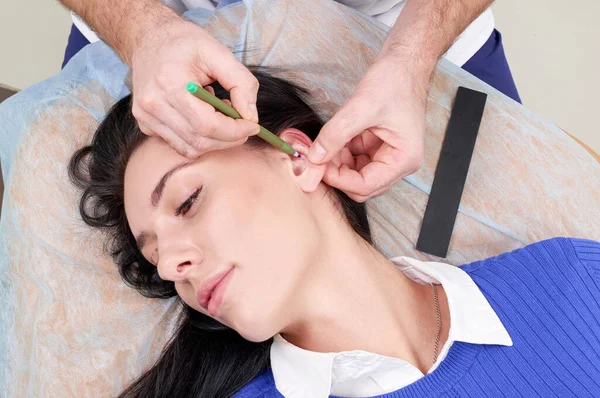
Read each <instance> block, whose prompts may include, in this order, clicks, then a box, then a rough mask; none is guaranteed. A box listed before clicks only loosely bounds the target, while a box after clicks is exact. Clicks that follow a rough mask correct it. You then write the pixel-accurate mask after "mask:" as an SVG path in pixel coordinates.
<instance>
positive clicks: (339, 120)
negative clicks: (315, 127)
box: [308, 100, 373, 164]
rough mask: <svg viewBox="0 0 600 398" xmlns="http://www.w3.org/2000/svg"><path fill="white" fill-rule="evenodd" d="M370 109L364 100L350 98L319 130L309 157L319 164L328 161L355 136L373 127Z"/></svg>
mask: <svg viewBox="0 0 600 398" xmlns="http://www.w3.org/2000/svg"><path fill="white" fill-rule="evenodd" d="M369 109H370V107H369V106H363V104H362V101H352V100H350V101H349V102H348V103H347V104H345V105H343V106H342V108H341V109H340V110H339V111H338V112H337V113H336V114H335V115H334V116H333V118H331V120H330V121H328V122H327V123H325V125H324V126H323V128H322V129H321V131H320V132H319V135H318V136H317V139H316V140H315V142H314V143H313V145H312V146H311V147H310V150H309V152H308V159H309V160H310V161H311V162H313V163H317V164H320V163H325V162H328V161H329V160H330V159H331V157H332V156H333V155H335V154H336V153H337V152H339V151H340V150H341V149H342V148H343V147H344V146H345V145H346V144H347V143H349V142H350V141H351V140H352V139H353V138H354V137H356V136H357V135H358V134H360V133H362V132H363V131H365V130H366V129H368V128H370V127H373V126H371V124H373V123H372V117H371V112H370V111H369Z"/></svg>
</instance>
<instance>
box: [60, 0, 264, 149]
mask: <svg viewBox="0 0 600 398" xmlns="http://www.w3.org/2000/svg"><path fill="white" fill-rule="evenodd" d="M60 1H61V2H62V3H63V4H64V5H66V6H67V7H69V8H70V9H71V10H73V11H75V12H76V13H77V14H78V15H79V16H80V17H81V18H83V20H84V21H85V22H87V23H88V24H89V25H90V26H91V27H92V28H93V29H94V31H95V32H96V33H97V34H98V35H99V36H100V37H101V38H102V40H103V41H105V42H106V43H107V44H108V45H110V46H111V47H112V48H113V49H114V50H115V51H116V52H117V53H118V54H119V56H120V57H121V58H122V59H123V60H124V61H125V62H127V63H128V64H129V66H130V67H131V68H132V71H133V114H134V116H135V117H136V119H137V120H138V122H139V125H140V128H141V130H142V131H143V132H144V133H146V134H149V135H159V136H161V137H162V138H163V139H164V140H165V141H167V142H168V143H169V144H170V145H171V146H172V147H173V148H174V149H175V150H177V151H178V152H179V153H180V154H182V155H184V156H187V157H190V158H194V157H196V156H198V155H200V154H202V153H204V152H208V151H211V150H216V149H223V148H228V147H232V146H236V145H240V144H242V143H244V142H245V141H246V140H247V138H248V136H250V135H253V134H258V131H259V127H258V125H257V122H258V115H257V111H256V94H257V92H258V80H256V78H255V77H254V76H253V75H252V73H250V71H249V70H248V69H247V68H246V67H245V66H243V65H242V64H241V63H240V62H239V61H238V60H237V59H236V58H235V57H234V56H233V54H232V53H231V51H229V49H228V48H226V47H225V46H223V45H222V44H220V43H219V42H218V41H217V40H215V39H214V38H213V37H211V36H210V35H209V34H208V33H207V32H206V31H205V30H203V29H202V28H200V27H199V26H197V25H195V24H193V23H192V22H189V21H186V20H184V19H182V18H181V17H180V16H178V15H177V14H175V13H174V12H173V11H172V10H171V9H169V8H168V7H167V6H165V5H164V4H162V3H161V2H160V1H158V0H111V1H106V0H60ZM215 80H217V81H218V82H219V83H221V85H222V86H223V87H224V88H225V89H226V90H228V91H229V92H230V94H231V102H232V106H233V107H234V108H235V109H236V110H237V111H238V112H239V113H240V114H241V115H242V117H243V118H244V119H245V120H244V119H240V120H234V119H231V118H229V117H226V116H224V115H223V114H221V113H219V112H216V111H215V110H214V108H212V107H211V106H210V105H208V104H206V103H204V102H202V101H201V100H199V99H198V98H195V97H194V96H192V95H191V94H190V93H188V92H187V91H186V89H185V85H186V84H187V83H188V82H189V81H193V82H194V83H197V84H201V85H203V86H205V85H208V84H210V83H213V82H214V81H215Z"/></svg>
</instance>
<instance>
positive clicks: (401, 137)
mask: <svg viewBox="0 0 600 398" xmlns="http://www.w3.org/2000/svg"><path fill="white" fill-rule="evenodd" d="M413 69H415V68H412V67H411V66H410V63H407V62H406V60H401V59H399V58H397V57H396V56H393V55H387V56H383V57H380V58H379V59H378V60H377V61H375V63H374V64H372V65H371V66H370V68H369V69H368V70H367V73H366V74H365V75H364V77H363V78H362V80H361V81H360V82H359V84H358V86H357V87H356V89H355V91H354V94H353V95H352V96H351V97H350V98H349V99H348V100H347V101H346V102H345V103H344V104H343V105H342V107H341V108H340V109H339V110H338V112H337V113H336V114H335V115H334V116H333V118H332V119H331V120H329V122H327V123H326V124H325V126H323V129H322V130H321V132H320V133H319V136H318V137H317V139H316V140H315V143H314V144H313V145H312V146H311V148H310V151H309V153H308V158H309V160H310V161H311V162H312V163H315V164H322V163H327V162H329V163H328V165H327V169H326V172H325V175H324V177H323V181H324V182H325V183H327V184H328V185H330V186H332V187H335V188H338V189H340V190H342V191H344V192H345V193H346V194H347V195H348V196H349V197H350V198H352V199H353V200H355V201H357V202H364V201H365V200H367V199H369V198H372V197H374V196H377V195H380V194H382V193H383V192H385V191H386V190H387V189H389V188H390V187H391V186H392V185H393V184H394V183H396V182H397V181H399V180H400V179H402V178H403V177H405V176H407V175H409V174H412V173H414V172H416V171H417V170H418V169H419V168H420V166H421V163H422V161H423V156H424V153H423V151H424V136H425V108H426V100H427V88H428V84H429V77H430V73H429V72H430V71H429V70H428V71H426V72H424V71H418V70H413ZM319 147H320V148H321V149H322V150H319V149H320V148H319ZM319 154H321V156H319Z"/></svg>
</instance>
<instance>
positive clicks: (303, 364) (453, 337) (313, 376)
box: [271, 257, 512, 397]
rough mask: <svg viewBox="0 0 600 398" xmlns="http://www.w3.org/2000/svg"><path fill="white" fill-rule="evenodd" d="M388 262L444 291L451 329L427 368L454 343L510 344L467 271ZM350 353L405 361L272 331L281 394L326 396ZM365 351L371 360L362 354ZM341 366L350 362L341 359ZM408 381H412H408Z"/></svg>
mask: <svg viewBox="0 0 600 398" xmlns="http://www.w3.org/2000/svg"><path fill="white" fill-rule="evenodd" d="M391 261H392V262H393V263H394V264H396V265H397V266H398V268H399V269H400V270H401V271H402V272H404V274H405V275H406V276H408V277H409V278H411V279H413V280H414V281H416V282H418V283H423V284H428V283H440V284H441V285H442V286H443V288H444V290H445V292H446V296H447V298H448V306H449V311H450V331H449V335H448V341H447V342H446V344H445V345H444V347H443V348H442V352H441V353H440V356H439V359H438V362H436V364H434V366H433V367H432V369H431V370H430V372H431V371H433V370H434V369H435V368H436V367H437V366H438V365H439V364H440V363H441V361H442V360H443V359H444V357H445V355H446V354H447V352H448V351H449V349H450V347H451V345H452V343H453V342H455V341H462V342H465V343H471V344H496V345H505V346H511V345H512V340H511V338H510V336H509V334H508V332H507V331H506V328H504V325H502V322H501V321H500V319H499V318H498V316H497V315H496V313H495V312H494V310H493V309H492V307H491V306H490V304H489V303H488V301H487V299H486V298H485V297H484V295H483V293H481V291H480V290H479V288H478V287H477V285H476V284H475V282H474V281H473V279H471V277H470V276H469V275H468V274H467V273H466V272H465V271H463V270H462V269H460V268H458V267H455V266H453V265H449V264H444V263H438V262H423V261H419V260H416V259H413V258H409V257H395V258H393V259H391ZM348 354H352V355H355V356H356V357H357V358H360V360H361V361H363V363H364V361H365V359H369V358H370V359H372V360H374V361H376V360H382V359H386V358H387V359H388V360H387V362H386V363H385V365H389V364H393V363H394V362H393V360H396V363H397V364H398V366H402V363H403V362H404V361H402V360H399V359H397V358H393V359H392V361H390V360H389V359H390V358H388V357H384V356H381V355H377V354H373V353H366V352H364V351H358V350H357V351H346V352H342V353H320V352H314V351H308V350H304V349H302V348H299V347H297V346H295V345H293V344H291V343H289V342H287V341H286V340H285V339H284V338H283V337H282V336H281V335H276V336H275V337H274V340H273V345H272V346H271V367H272V370H273V376H274V378H275V385H276V387H277V389H278V390H279V392H281V393H282V394H283V396H285V397H328V396H329V394H330V391H331V387H332V374H333V372H334V371H335V369H334V367H335V366H340V365H339V364H337V363H336V362H337V361H335V359H336V357H337V356H339V355H344V356H346V357H347V356H348ZM352 355H350V356H352ZM365 355H367V356H368V357H369V358H365ZM357 362H358V361H357ZM357 364H358V363H357ZM406 364H408V363H406ZM343 365H344V366H348V365H349V364H348V362H347V361H345V362H344V363H343ZM411 366H412V365H411ZM419 373H420V372H419ZM362 377H364V375H362ZM411 377H412V378H413V379H414V375H410V376H409V377H408V378H407V380H409V379H410V378H411ZM412 381H415V380H412ZM407 384H410V382H408V381H407ZM398 388H401V387H398Z"/></svg>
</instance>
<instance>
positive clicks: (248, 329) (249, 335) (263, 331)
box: [227, 310, 278, 343]
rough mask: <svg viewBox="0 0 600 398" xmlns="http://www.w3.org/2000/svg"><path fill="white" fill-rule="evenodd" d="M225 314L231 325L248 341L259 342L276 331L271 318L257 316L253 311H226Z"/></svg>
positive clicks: (268, 337)
mask: <svg viewBox="0 0 600 398" xmlns="http://www.w3.org/2000/svg"><path fill="white" fill-rule="evenodd" d="M242 312H243V313H242ZM253 314H254V315H253ZM227 315H228V316H229V317H228V318H229V319H228V321H229V322H230V324H231V325H232V326H231V327H232V328H233V329H234V330H235V331H237V332H238V333H239V334H240V335H241V336H242V337H243V338H245V339H246V340H248V341H251V342H254V343H261V342H263V341H266V340H268V339H270V338H271V337H273V336H275V335H276V334H277V333H278V330H277V328H276V327H274V325H273V322H272V319H266V318H265V317H263V316H258V314H256V313H255V312H252V311H244V310H242V311H240V313H237V314H232V313H228V314H227Z"/></svg>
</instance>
